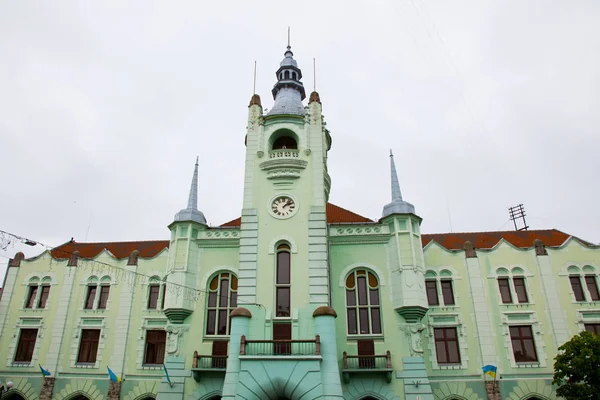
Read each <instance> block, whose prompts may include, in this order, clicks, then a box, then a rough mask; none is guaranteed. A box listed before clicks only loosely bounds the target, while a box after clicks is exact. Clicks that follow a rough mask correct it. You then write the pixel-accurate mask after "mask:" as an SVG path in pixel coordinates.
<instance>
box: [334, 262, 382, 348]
mask: <svg viewBox="0 0 600 400" xmlns="http://www.w3.org/2000/svg"><path fill="white" fill-rule="evenodd" d="M353 265H359V266H357V267H355V268H354V269H352V270H350V271H349V272H348V273H347V274H346V275H341V276H343V277H344V322H345V325H346V339H348V340H360V339H382V338H383V337H384V332H385V326H384V325H385V321H384V318H383V303H382V301H381V298H382V297H383V296H382V291H381V286H382V285H381V278H380V275H378V274H379V272H377V271H376V270H373V271H372V272H374V273H375V278H377V290H378V292H379V324H380V325H381V333H365V334H360V333H349V332H348V303H347V299H346V279H348V275H350V274H353V273H354V272H355V271H358V270H365V271H367V297H368V296H369V294H368V291H369V280H368V273H369V267H366V266H365V264H353ZM357 281H358V280H355V285H356V286H355V287H356V292H357V294H356V296H357V298H358V283H357ZM369 302H370V300H369ZM372 307H373V306H371V305H370V304H369V331H372V330H373V322H372V320H371V308H372ZM375 307H377V306H375ZM355 308H356V310H357V311H358V309H359V306H358V300H357V305H356V306H355ZM356 328H357V331H359V330H360V320H359V316H358V313H357V314H356Z"/></svg>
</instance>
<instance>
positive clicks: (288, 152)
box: [269, 149, 299, 158]
mask: <svg viewBox="0 0 600 400" xmlns="http://www.w3.org/2000/svg"><path fill="white" fill-rule="evenodd" d="M298 154H299V151H298V150H296V149H277V150H271V151H269V158H282V157H294V158H298Z"/></svg>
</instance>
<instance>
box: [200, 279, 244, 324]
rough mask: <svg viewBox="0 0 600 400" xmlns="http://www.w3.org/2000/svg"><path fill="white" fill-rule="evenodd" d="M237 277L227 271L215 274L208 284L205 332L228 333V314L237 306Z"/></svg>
mask: <svg viewBox="0 0 600 400" xmlns="http://www.w3.org/2000/svg"><path fill="white" fill-rule="evenodd" d="M237 289H238V280H237V277H236V276H235V275H233V274H231V273H229V272H221V273H219V274H217V275H215V276H214V277H213V278H212V280H211V281H210V284H209V285H208V302H207V303H206V334H207V335H229V329H230V324H229V314H230V313H231V311H232V310H233V309H234V308H236V307H237Z"/></svg>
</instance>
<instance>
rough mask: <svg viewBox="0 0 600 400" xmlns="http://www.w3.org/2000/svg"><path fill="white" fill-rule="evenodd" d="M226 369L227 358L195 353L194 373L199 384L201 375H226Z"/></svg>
mask: <svg viewBox="0 0 600 400" xmlns="http://www.w3.org/2000/svg"><path fill="white" fill-rule="evenodd" d="M226 369H227V356H213V355H202V354H198V352H197V351H194V357H193V358H192V372H193V374H194V379H195V380H196V381H197V382H200V374H201V373H225V370H226Z"/></svg>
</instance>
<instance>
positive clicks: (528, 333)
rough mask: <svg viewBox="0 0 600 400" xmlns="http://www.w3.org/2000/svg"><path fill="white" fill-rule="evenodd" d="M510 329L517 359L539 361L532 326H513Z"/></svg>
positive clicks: (520, 360)
mask: <svg viewBox="0 0 600 400" xmlns="http://www.w3.org/2000/svg"><path fill="white" fill-rule="evenodd" d="M509 330H510V339H511V342H512V348H513V355H514V356H515V361H516V362H537V352H536V350H535V342H534V341H533V331H532V330H531V326H530V325H524V326H511V327H510V328H509Z"/></svg>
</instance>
